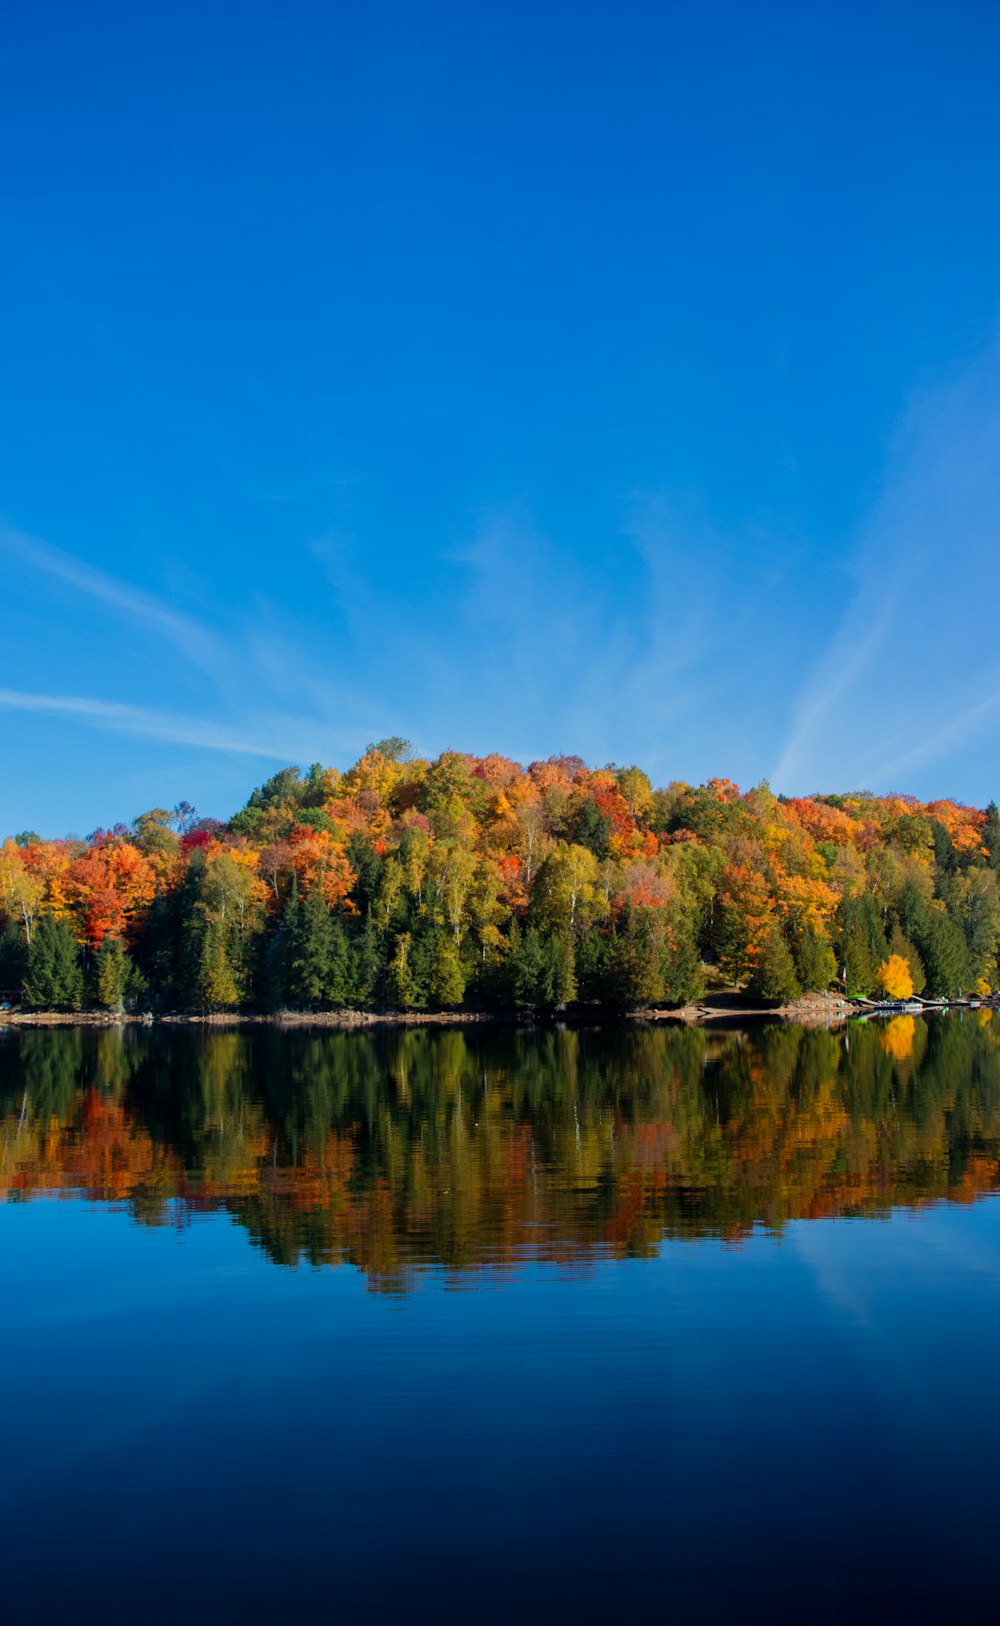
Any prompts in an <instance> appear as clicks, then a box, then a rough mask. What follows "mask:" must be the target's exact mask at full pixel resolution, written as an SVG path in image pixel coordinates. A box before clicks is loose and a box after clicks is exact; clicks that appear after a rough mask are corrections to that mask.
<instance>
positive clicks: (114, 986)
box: [96, 937, 146, 1015]
mask: <svg viewBox="0 0 1000 1626" xmlns="http://www.w3.org/2000/svg"><path fill="white" fill-rule="evenodd" d="M96 972H97V998H98V1002H99V1003H100V1004H101V1005H103V1006H104V1008H105V1010H108V1011H114V1012H116V1013H117V1014H118V1015H121V1013H122V1011H124V1009H125V1007H126V1005H127V1004H131V1003H132V1002H133V1001H134V1000H136V999H137V998H138V997H139V995H140V994H142V993H143V992H144V991H145V987H146V979H145V978H144V977H143V975H142V973H141V972H140V971H139V970H137V968H136V967H135V966H134V965H133V964H132V959H131V956H130V955H129V953H128V950H127V949H126V947H125V944H124V943H123V942H122V940H121V938H120V937H106V938H105V939H104V941H103V943H102V944H101V946H100V948H99V949H98V951H97V956H96Z"/></svg>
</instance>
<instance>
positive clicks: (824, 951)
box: [792, 925, 837, 993]
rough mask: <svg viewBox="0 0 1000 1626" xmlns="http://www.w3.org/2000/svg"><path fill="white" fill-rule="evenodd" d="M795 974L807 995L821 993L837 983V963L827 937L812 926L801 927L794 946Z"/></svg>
mask: <svg viewBox="0 0 1000 1626" xmlns="http://www.w3.org/2000/svg"><path fill="white" fill-rule="evenodd" d="M792 954H793V958H794V961H795V974H796V976H797V977H798V980H799V982H800V984H801V985H802V987H803V989H805V990H806V992H807V993H821V992H822V991H823V989H825V988H829V986H830V984H831V982H835V981H836V977H837V961H836V957H835V955H834V952H833V949H832V948H831V946H830V944H829V943H828V941H827V939H826V938H825V937H820V935H819V933H818V932H815V931H813V929H812V927H811V926H807V925H804V926H801V927H800V928H799V930H798V931H797V932H796V934H795V940H794V942H793V944H792Z"/></svg>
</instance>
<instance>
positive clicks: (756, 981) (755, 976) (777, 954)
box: [747, 926, 802, 999]
mask: <svg viewBox="0 0 1000 1626" xmlns="http://www.w3.org/2000/svg"><path fill="white" fill-rule="evenodd" d="M747 986H748V988H749V990H750V992H751V993H752V994H754V995H755V996H756V997H757V998H758V999H795V998H796V997H797V996H798V995H799V994H800V993H801V992H802V988H801V985H800V983H799V979H798V977H797V976H796V975H795V961H794V960H793V959H792V953H791V950H790V948H789V947H788V944H787V943H786V942H785V938H784V935H783V933H782V932H781V930H780V929H779V927H777V926H772V928H771V930H770V931H769V932H768V934H767V936H766V938H765V939H764V943H763V946H762V948H761V951H760V955H759V957H758V959H757V963H756V965H755V966H754V968H753V971H752V973H751V975H750V981H749V983H748V984H747Z"/></svg>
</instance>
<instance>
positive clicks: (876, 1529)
mask: <svg viewBox="0 0 1000 1626" xmlns="http://www.w3.org/2000/svg"><path fill="white" fill-rule="evenodd" d="M998 1039H1000V1036H998V1035H996V1034H995V1033H994V1029H993V1025H992V1024H989V1023H986V1024H980V1023H979V1022H976V1021H969V1020H968V1019H966V1020H965V1021H964V1022H959V1021H958V1020H945V1021H939V1022H937V1023H934V1024H927V1025H925V1024H922V1023H915V1024H910V1025H909V1026H904V1027H897V1028H895V1029H893V1030H886V1029H884V1028H883V1029H876V1028H869V1029H855V1030H852V1032H851V1034H850V1041H849V1044H850V1048H849V1049H848V1047H847V1044H846V1043H845V1041H844V1039H843V1038H842V1037H840V1036H835V1035H830V1034H823V1033H813V1034H803V1033H801V1031H799V1030H796V1029H789V1028H768V1029H761V1030H758V1031H757V1032H754V1033H742V1034H735V1033H734V1034H706V1033H703V1032H686V1031H674V1030H663V1029H659V1030H654V1031H637V1032H614V1033H595V1034H586V1035H578V1034H574V1033H544V1034H538V1035H532V1034H525V1033H517V1032H494V1031H490V1032H485V1031H483V1032H480V1031H478V1030H477V1031H475V1032H466V1033H464V1034H463V1033H460V1032H457V1031H449V1032H446V1033H437V1034H434V1033H428V1032H421V1031H409V1032H406V1033H402V1034H396V1035H383V1036H380V1037H378V1038H372V1037H369V1036H364V1035H361V1036H359V1035H323V1036H320V1037H312V1036H306V1035H296V1036H284V1035H276V1034H271V1033H265V1034H259V1033H258V1034H255V1035H253V1036H252V1037H251V1036H247V1035H242V1034H237V1033H234V1032H214V1033H207V1034H201V1033H195V1034H192V1033H189V1032H185V1033H182V1034H179V1035H176V1036H164V1035H161V1034H159V1033H157V1034H153V1035H149V1034H146V1033H137V1034H126V1035H124V1036H122V1035H120V1034H118V1033H116V1032H108V1033H100V1034H94V1033H87V1032H79V1031H70V1032H51V1033H50V1032H35V1033H28V1034H25V1035H23V1036H21V1037H20V1038H18V1039H16V1040H15V1039H13V1038H8V1039H7V1041H6V1042H5V1043H4V1044H3V1045H2V1046H0V1181H2V1189H3V1191H4V1193H5V1194H6V1197H7V1199H8V1200H7V1202H6V1203H5V1204H4V1205H3V1206H2V1207H0V1239H2V1245H0V1272H2V1293H0V1335H2V1340H3V1345H2V1347H3V1349H4V1352H5V1360H4V1367H5V1374H6V1380H7V1381H6V1383H5V1385H4V1390H5V1397H6V1405H5V1412H6V1413H7V1421H6V1429H5V1434H6V1444H7V1452H6V1461H7V1467H8V1472H7V1474H6V1475H5V1476H4V1479H3V1482H2V1488H0V1514H2V1528H3V1530H4V1532H5V1535H4V1544H5V1547H6V1551H7V1564H6V1566H5V1569H6V1572H7V1575H8V1577H9V1578H10V1579H9V1584H8V1598H9V1599H10V1600H11V1601H12V1605H13V1607H14V1612H15V1616H16V1618H27V1616H28V1614H29V1613H31V1614H33V1615H34V1617H35V1618H44V1617H54V1616H56V1615H57V1614H59V1613H62V1612H64V1611H69V1610H72V1611H73V1612H74V1613H75V1615H76V1616H77V1617H79V1616H80V1615H81V1614H82V1615H84V1616H85V1615H86V1614H87V1613H88V1612H89V1613H94V1614H100V1616H101V1618H103V1619H105V1620H123V1621H125V1620H135V1619H137V1618H142V1619H145V1620H159V1619H163V1620H167V1619H173V1618H177V1617H178V1616H179V1615H185V1616H186V1617H187V1618H189V1619H192V1618H193V1619H206V1620H238V1619H239V1620H246V1619H256V1618H264V1617H265V1616H267V1617H269V1618H270V1617H273V1616H274V1615H275V1614H277V1616H278V1617H284V1618H289V1617H290V1616H292V1615H294V1614H296V1613H306V1612H308V1613H309V1614H310V1616H315V1617H316V1618H321V1619H326V1618H331V1619H333V1618H337V1619H340V1620H344V1619H346V1620H351V1621H353V1620H382V1619H390V1618H396V1617H397V1616H398V1615H399V1613H400V1612H401V1611H402V1612H404V1613H405V1614H406V1615H407V1617H408V1618H410V1619H420V1618H431V1617H434V1618H454V1617H455V1616H457V1614H458V1613H459V1611H461V1613H462V1615H463V1616H465V1615H469V1616H474V1617H475V1618H476V1619H485V1620H497V1621H499V1620H508V1619H510V1618H511V1617H512V1616H513V1615H517V1616H518V1617H520V1618H527V1619H539V1620H541V1619H561V1618H570V1617H572V1618H574V1619H577V1620H597V1619H603V1618H606V1616H607V1615H608V1614H609V1613H611V1612H614V1613H616V1614H617V1613H620V1612H621V1610H622V1609H623V1608H627V1609H630V1610H631V1609H633V1608H640V1609H643V1610H649V1609H655V1610H656V1613H657V1615H670V1614H673V1613H690V1612H691V1611H695V1612H696V1613H697V1616H698V1618H699V1619H724V1618H732V1615H733V1613H734V1611H735V1612H736V1613H738V1615H739V1617H740V1618H742V1619H756V1618H769V1619H788V1620H793V1619H803V1618H809V1619H829V1620H833V1619H838V1618H839V1619H843V1618H844V1615H845V1614H846V1613H848V1612H850V1614H851V1615H852V1617H853V1618H854V1619H867V1618H871V1619H874V1618H876V1616H878V1615H880V1614H883V1615H884V1614H885V1613H886V1612H887V1611H888V1612H889V1613H890V1615H891V1614H895V1613H897V1612H899V1611H900V1610H901V1609H903V1608H908V1609H911V1610H912V1611H913V1612H915V1613H916V1614H917V1615H918V1616H919V1615H920V1614H921V1613H925V1612H926V1610H927V1609H928V1608H930V1609H933V1610H936V1611H938V1612H940V1611H943V1610H946V1609H947V1610H949V1611H950V1610H952V1609H953V1608H954V1607H955V1606H956V1605H963V1604H964V1605H969V1604H971V1605H974V1606H975V1605H981V1604H983V1603H985V1602H986V1600H987V1599H991V1598H992V1583H991V1579H990V1554H991V1552H992V1530H993V1528H994V1523H995V1517H996V1511H997V1509H996V1493H995V1490H994V1488H993V1484H992V1478H991V1476H992V1462H993V1460H994V1456H995V1451H996V1448H997V1446H998V1445H1000V1424H998V1423H997V1421H996V1419H995V1404H994V1383H995V1365H996V1350H997V1344H998V1339H997V1335H998V1332H1000V1294H998V1272H1000V1205H998V1204H997V1202H996V1199H995V1197H994V1196H993V1195H992V1193H993V1192H994V1191H995V1189H996V1187H997V1185H998V1180H1000V1176H998V1168H1000V1042H998ZM70 1193H71V1194H72V1196H73V1200H65V1198H66V1195H67V1194H70ZM26 1198H30V1200H25V1199H26ZM979 1198H982V1199H983V1200H981V1201H980V1200H977V1199H979ZM60 1199H63V1200H60ZM943 1199H949V1200H943ZM854 1215H865V1216H869V1215H870V1216H879V1219H878V1222H877V1223H863V1222H859V1221H858V1220H855V1219H852V1218H851V1216H854ZM816 1216H820V1217H818V1218H817V1217H816ZM248 1235H249V1237H250V1238H252V1240H253V1244H254V1245H253V1246H251V1245H249V1244H248ZM273 1261H278V1262H280V1263H281V1264H283V1265H286V1266H287V1265H288V1264H290V1263H295V1262H298V1263H299V1268H296V1269H289V1268H275V1263H274V1262H273ZM327 1261H329V1262H331V1263H336V1262H340V1261H346V1262H347V1264H346V1268H339V1269H330V1268H326V1262H327ZM310 1264H311V1265H312V1266H314V1268H309V1266H310ZM477 1287H478V1288H481V1287H487V1288H489V1289H490V1290H488V1291H478V1292H477V1291H455V1290H454V1289H456V1288H477ZM371 1289H376V1291H371ZM91 1606H92V1607H91Z"/></svg>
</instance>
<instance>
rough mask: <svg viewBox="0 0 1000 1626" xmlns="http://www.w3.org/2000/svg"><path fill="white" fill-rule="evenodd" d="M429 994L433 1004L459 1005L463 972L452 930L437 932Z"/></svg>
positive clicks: (463, 989) (462, 985)
mask: <svg viewBox="0 0 1000 1626" xmlns="http://www.w3.org/2000/svg"><path fill="white" fill-rule="evenodd" d="M430 995H431V999H432V1000H433V1001H434V1003H435V1005H461V1003H462V1000H463V999H464V998H465V972H464V971H463V969H462V962H461V958H460V956H459V952H458V944H457V943H456V942H455V938H454V934H453V933H452V932H439V933H438V939H437V944H436V945H435V949H434V960H433V965H432V969H431V979H430Z"/></svg>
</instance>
